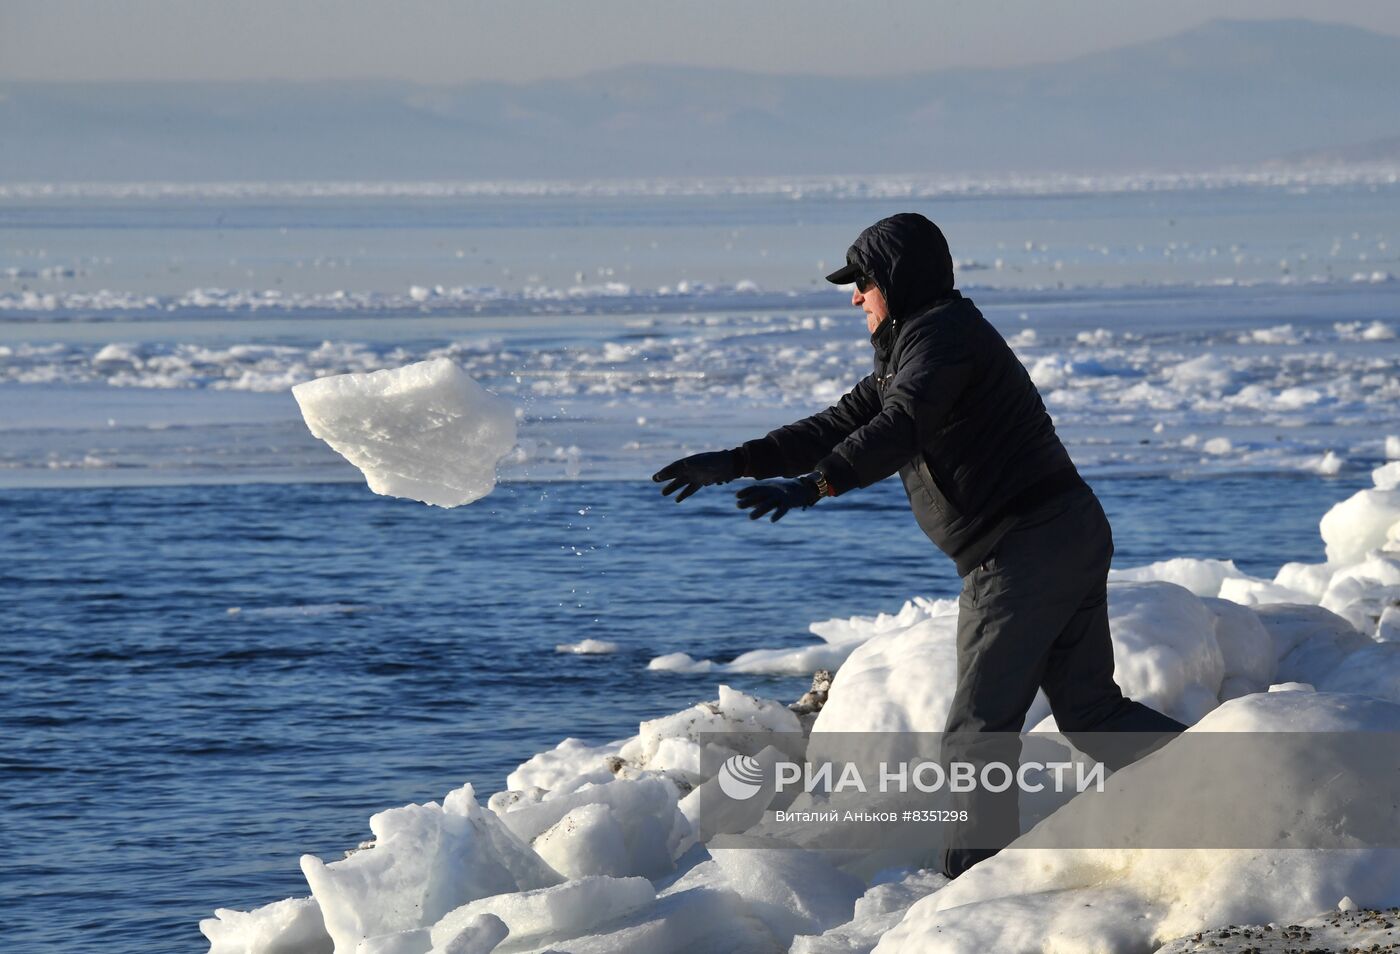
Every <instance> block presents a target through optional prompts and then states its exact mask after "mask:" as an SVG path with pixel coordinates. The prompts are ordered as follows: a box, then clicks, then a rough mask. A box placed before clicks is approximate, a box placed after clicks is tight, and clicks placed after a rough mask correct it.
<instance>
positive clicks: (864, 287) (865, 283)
mask: <svg viewBox="0 0 1400 954" xmlns="http://www.w3.org/2000/svg"><path fill="white" fill-rule="evenodd" d="M874 284H875V279H873V278H871V277H870V276H869V275H867V274H865V273H864V272H862V273H861V274H859V275H857V276H856V290H857V291H859V292H860V293H861V294H862V295H864V294H865V293H866V292H868V291H870V286H871V285H874Z"/></svg>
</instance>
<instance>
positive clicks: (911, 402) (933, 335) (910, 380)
mask: <svg viewBox="0 0 1400 954" xmlns="http://www.w3.org/2000/svg"><path fill="white" fill-rule="evenodd" d="M913 330H914V329H911V331H913ZM961 331H962V329H959V328H957V327H953V326H950V325H949V324H944V325H942V326H940V325H934V326H932V327H927V328H920V329H918V330H917V334H916V335H914V336H913V337H911V339H910V340H909V341H907V342H905V343H904V347H903V349H902V350H903V355H902V358H901V360H900V362H899V364H900V367H899V370H898V372H896V374H895V376H894V378H893V380H891V381H890V382H889V383H888V384H887V385H886V388H887V391H886V393H885V395H884V401H883V405H884V406H883V408H882V409H881V410H880V412H879V413H878V414H876V415H874V416H873V417H872V418H871V419H870V420H869V421H867V422H866V423H865V424H863V425H862V426H861V427H860V428H858V429H857V430H855V431H854V432H852V433H851V434H850V435H849V436H848V437H846V438H845V439H844V440H842V441H841V442H840V443H839V444H837V445H836V446H835V447H834V448H833V450H832V452H831V453H830V454H828V455H827V456H826V457H824V458H822V459H821V460H820V461H818V462H817V465H816V469H817V470H820V471H821V472H822V473H823V474H825V475H826V479H827V482H828V483H830V484H831V489H832V490H833V491H834V492H835V493H837V494H842V493H845V492H846V491H848V490H854V489H855V488H857V487H868V486H870V485H871V484H874V483H877V482H879V481H881V480H884V479H885V478H886V477H888V476H890V475H891V474H893V473H895V472H896V471H898V470H899V469H900V468H901V467H903V466H904V465H905V464H906V463H908V462H909V461H910V460H911V459H912V458H913V457H914V455H915V454H917V453H918V452H919V450H920V449H921V448H922V447H924V446H925V445H927V444H929V443H931V442H932V440H933V437H934V435H935V434H937V433H938V431H939V429H940V428H942V426H943V424H944V423H945V422H946V420H947V418H948V414H949V412H950V411H951V410H952V409H953V406H954V405H955V404H956V403H957V401H958V399H959V398H960V397H961V396H962V394H963V392H964V391H965V390H966V389H967V387H968V385H969V384H970V383H971V381H972V376H973V369H974V361H973V355H972V353H971V349H970V348H969V347H968V345H967V343H966V340H965V338H964V336H963V334H962V333H961Z"/></svg>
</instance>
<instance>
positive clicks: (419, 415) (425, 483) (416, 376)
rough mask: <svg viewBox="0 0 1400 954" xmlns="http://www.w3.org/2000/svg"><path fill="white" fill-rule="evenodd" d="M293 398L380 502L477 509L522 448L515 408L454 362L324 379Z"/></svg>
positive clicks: (304, 387) (310, 424)
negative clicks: (503, 464)
mask: <svg viewBox="0 0 1400 954" xmlns="http://www.w3.org/2000/svg"><path fill="white" fill-rule="evenodd" d="M292 394H293V396H295V397H296V399H297V404H299V405H300V406H301V414H302V417H303V418H305V419H306V426H307V427H309V428H310V429H311V433H312V434H314V435H316V436H317V437H319V438H321V440H323V441H325V442H326V443H327V444H329V445H331V447H332V448H334V449H335V451H336V452H337V453H339V454H340V455H341V456H342V457H344V458H345V459H346V460H348V461H350V463H352V464H354V465H355V466H356V467H358V468H359V469H360V471H361V472H362V473H364V475H365V480H366V481H367V482H368V484H369V488H370V490H373V491H374V492H375V493H377V494H385V495H386V496H390V497H407V498H409V499H411V500H420V501H422V502H423V503H427V504H433V505H434V506H438V507H458V506H461V505H462V504H467V503H471V502H472V501H473V500H477V499H479V498H481V497H484V496H486V495H487V494H489V493H490V492H491V489H492V488H493V487H495V485H496V464H497V462H498V461H500V459H501V458H502V457H504V456H505V455H506V454H507V453H509V451H510V450H511V448H512V447H514V446H515V413H514V411H513V410H512V409H511V407H510V405H509V404H507V403H506V402H505V401H503V400H501V399H500V398H498V397H496V396H495V395H493V394H492V393H491V392H489V391H487V390H486V389H484V388H482V387H481V386H480V385H478V384H477V383H476V382H475V381H473V380H472V379H471V378H469V377H468V376H467V375H466V373H464V372H463V371H462V370H461V369H460V368H458V367H457V365H456V364H454V363H453V362H452V361H450V360H448V359H446V358H437V359H435V360H432V361H422V362H419V363H418V364H411V365H408V366H407V367H403V368H398V369H395V370H392V371H374V372H371V373H369V374H339V375H334V376H332V377H327V378H318V379H317V380H315V381H307V382H305V383H304V384H298V385H297V386H296V387H294V388H292Z"/></svg>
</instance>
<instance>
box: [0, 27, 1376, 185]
mask: <svg viewBox="0 0 1400 954" xmlns="http://www.w3.org/2000/svg"><path fill="white" fill-rule="evenodd" d="M1397 132H1400V38H1395V37H1390V36H1382V35H1378V34H1374V33H1370V32H1367V31H1365V30H1361V29H1357V28H1354V27H1346V26H1335V25H1328V24H1321V23H1314V22H1311V21H1305V20H1273V21H1228V20H1218V21H1215V22H1212V23H1208V24H1205V25H1203V26H1201V27H1198V28H1196V29H1193V30H1190V31H1187V32H1185V33H1182V34H1179V35H1177V36H1173V37H1170V38H1168V39H1164V40H1157V41H1153V42H1149V43H1140V44H1136V45H1133V46H1129V47H1123V48H1121V49H1117V50H1113V51H1110V52H1106V53H1096V54H1092V55H1088V56H1082V57H1079V58H1077V59H1074V60H1070V61H1067V62H1063V63H1057V64H1052V65H1045V66H1032V67H1024V68H1014V69H994V70H993V69H981V70H967V69H958V70H931V71H927V72H920V73H913V74H909V75H905V76H900V77H895V78H875V79H835V78H830V77H815V76H771V75H764V74H756V73H743V72H737V71H731V70H715V69H694V68H682V67H669V66H633V67H626V68H622V69H615V70H608V71H606V72H600V73H594V74H590V75H587V76H583V77H580V78H577V79H572V80H550V81H544V82H535V83H526V84H503V83H478V84H473V85H468V86H459V87H433V86H421V85H414V84H409V83H396V82H382V81H374V82H370V81H364V82H318V83H270V82H269V83H178V84H176V83H165V84H162V83H109V84H93V83H74V84H63V83H27V82H0V180H4V181H74V180H98V181H114V180H185V181H189V180H212V179H217V180H227V179H240V180H253V179H256V180H267V179H275V180H286V179H424V178H453V179H463V178H465V179H472V178H492V177H495V178H502V177H505V178H532V177H551V178H553V177H560V178H574V177H626V176H650V175H754V174H802V173H840V172H862V173H879V172H910V173H930V172H934V173H936V172H949V173H974V174H975V173H1001V172H1009V171H1023V172H1056V171H1085V172H1088V171H1115V170H1127V169H1157V170H1166V169H1170V170H1188V169H1197V168H1211V167H1219V166H1223V165H1230V164H1239V163H1250V162H1256V161H1262V160H1266V159H1270V158H1274V157H1278V156H1284V155H1289V154H1292V153H1300V152H1306V151H1315V150H1323V149H1327V148H1330V147H1332V146H1333V145H1334V144H1337V143H1357V142H1366V141H1369V140H1375V139H1382V138H1385V137H1389V136H1395V135H1396V134H1397Z"/></svg>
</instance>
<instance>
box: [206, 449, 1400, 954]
mask: <svg viewBox="0 0 1400 954" xmlns="http://www.w3.org/2000/svg"><path fill="white" fill-rule="evenodd" d="M1373 478H1374V483H1375V487H1374V488H1372V489H1369V490H1363V491H1361V492H1359V493H1357V494H1355V495H1353V496H1352V497H1351V498H1349V499H1348V500H1346V501H1343V502H1341V503H1339V504H1337V505H1336V506H1335V507H1333V508H1332V509H1331V510H1330V511H1329V512H1328V514H1327V515H1325V516H1324V517H1323V518H1322V521H1321V525H1320V529H1321V533H1322V537H1323V541H1324V543H1325V545H1326V562H1323V563H1318V564H1297V563H1294V564H1287V565H1285V566H1284V567H1283V568H1282V569H1281V570H1280V572H1279V573H1278V574H1277V576H1276V577H1275V578H1274V579H1273V580H1260V579H1254V578H1250V577H1247V576H1246V575H1244V574H1242V573H1240V572H1239V571H1238V570H1236V569H1235V568H1234V567H1233V566H1232V565H1230V564H1228V563H1226V562H1221V561H1204V560H1173V561H1167V562H1164V563H1159V564H1154V565H1152V566H1149V567H1143V568H1138V569H1136V570H1130V571H1122V572H1120V573H1118V574H1115V579H1114V581H1113V582H1112V583H1111V584H1110V616H1111V622H1112V626H1113V636H1114V649H1115V656H1116V661H1117V666H1118V680H1119V682H1120V684H1122V685H1123V687H1124V689H1125V691H1126V692H1127V693H1128V694H1129V695H1131V696H1133V697H1134V698H1137V699H1140V700H1142V701H1144V702H1146V703H1148V704H1149V705H1153V706H1154V707H1156V708H1159V709H1161V710H1163V711H1166V712H1168V713H1170V714H1172V715H1175V716H1176V717H1178V718H1181V719H1183V720H1184V721H1187V722H1189V723H1191V724H1192V725H1193V730H1195V731H1231V732H1258V731H1277V730H1289V731H1295V732H1352V731H1397V730H1400V642H1397V641H1400V606H1397V603H1400V462H1392V463H1390V464H1387V465H1385V466H1384V467H1381V468H1378V469H1377V470H1376V471H1375V473H1374V475H1373ZM954 619H955V607H954V606H952V605H951V603H950V602H949V601H935V600H916V601H913V602H911V603H909V604H908V605H906V607H905V609H904V610H903V611H902V612H901V613H899V614H897V615H894V616H882V617H877V618H863V617H855V618H852V619H850V620H845V621H836V620H833V621H828V623H826V624H821V625H820V626H819V627H814V629H815V630H816V631H817V632H818V634H819V635H821V636H822V637H823V640H824V642H823V644H820V645H819V646H818V647H816V648H817V649H819V650H822V651H821V652H813V648H812V647H804V648H799V649H797V650H791V651H783V652H774V653H770V655H771V657H772V658H768V657H764V661H765V662H766V663H768V664H771V665H774V666H775V667H777V670H776V671H795V669H794V667H796V668H798V669H801V668H805V669H807V670H808V671H810V669H812V668H817V664H819V663H824V664H830V665H839V669H837V672H836V676H835V678H834V680H833V681H832V683H831V686H830V690H829V694H828V695H827V697H826V698H825V699H824V700H809V702H811V701H824V703H825V704H824V705H823V706H822V707H821V708H820V711H819V712H816V713H815V714H814V713H813V712H812V711H810V709H811V706H810V705H809V706H803V707H798V708H799V709H801V710H807V711H794V709H793V708H790V707H788V706H786V705H784V704H782V703H780V702H776V701H773V700H764V699H758V698H755V697H752V696H748V695H746V694H744V693H741V692H737V691H734V690H731V689H729V688H728V687H724V686H721V687H720V691H719V698H718V699H717V700H716V701H712V702H703V703H699V704H697V705H696V706H693V707H691V708H690V709H686V710H683V711H682V712H678V713H674V714H672V715H668V716H663V717H661V718H658V719H653V720H650V721H647V722H644V723H642V724H641V726H640V727H639V731H638V734H637V735H635V736H633V737H631V738H629V739H624V740H618V741H616V742H612V743H608V744H605V745H596V746H595V745H589V744H587V743H584V742H582V741H580V740H578V739H565V740H564V741H563V742H561V743H560V744H559V745H558V746H557V747H556V748H554V749H552V750H549V751H546V752H541V753H538V754H536V755H535V756H533V757H531V758H530V759H529V760H527V761H526V762H524V763H523V764H522V765H521V766H520V767H519V768H518V769H516V771H515V772H513V773H511V775H510V776H509V777H508V778H507V780H506V790H504V791H501V792H498V793H496V794H495V795H493V796H491V798H490V799H489V800H488V802H487V803H486V804H485V805H483V804H481V803H480V802H478V800H477V798H476V795H475V792H474V790H473V788H472V786H471V785H470V784H467V785H464V786H463V787H461V788H459V789H457V790H455V791H453V792H451V793H449V794H448V795H447V796H446V797H445V798H444V799H443V800H442V801H441V803H438V802H428V803H426V804H423V805H410V806H405V807H403V808H395V809H390V810H387V811H384V812H380V813H379V814H377V815H375V816H374V818H373V819H371V823H370V825H371V830H372V832H373V834H374V842H373V846H372V847H368V848H366V849H364V850H357V851H354V852H353V853H351V854H350V855H349V856H348V857H346V858H345V859H343V860H338V861H333V862H331V863H325V862H323V861H322V860H320V859H317V858H315V857H312V856H305V857H303V859H302V870H303V872H304V873H305V875H306V877H307V881H308V884H309V886H310V891H311V897H310V898H303V899H288V900H286V901H281V902H277V903H275V904H273V905H269V906H266V907H263V908H260V909H258V910H256V911H253V912H248V913H243V912H236V911H229V910H224V909H221V910H219V911H218V912H216V916H215V917H214V918H211V919H208V920H205V921H203V922H202V923H201V925H200V927H201V930H202V931H203V932H204V933H205V935H206V936H207V937H208V938H209V939H210V941H211V952H214V954H225V952H229V954H231V952H247V954H274V952H277V954H290V952H322V951H331V950H334V951H335V952H336V954H352V952H359V954H387V952H394V954H427V952H430V951H431V952H455V954H463V952H474V951H475V952H486V951H491V950H496V951H501V952H507V951H536V952H543V951H546V950H556V951H558V950H567V951H571V952H576V954H581V952H588V951H599V952H602V951H609V952H614V951H637V952H648V954H651V952H666V951H721V950H723V951H755V952H758V951H785V950H792V951H798V952H807V954H822V952H838V951H840V952H853V951H870V950H876V951H879V952H880V954H890V952H897V951H909V952H914V951H918V952H924V951H948V952H953V951H969V952H971V951H979V952H980V951H987V950H995V951H1001V952H1016V951H1042V950H1047V949H1050V947H1051V946H1053V949H1054V950H1056V951H1059V952H1071V951H1085V952H1088V951H1102V950H1112V951H1122V952H1138V951H1141V952H1143V954H1147V952H1151V951H1155V950H1158V949H1159V948H1160V947H1161V946H1162V945H1163V944H1166V943H1167V942H1169V941H1171V940H1172V939H1173V938H1181V937H1187V936H1189V935H1192V934H1193V933H1194V932H1201V931H1205V930H1207V929H1210V928H1213V927H1218V926H1220V925H1224V924H1246V923H1248V924H1266V923H1268V922H1274V923H1276V924H1284V925H1287V924H1292V923H1297V922H1302V921H1305V920H1307V919H1309V918H1317V917H1320V916H1322V915H1324V914H1326V913H1327V912H1328V911H1332V910H1335V909H1336V907H1337V905H1338V903H1339V902H1341V901H1342V900H1343V899H1344V898H1345V899H1347V903H1348V904H1352V905H1359V906H1361V907H1365V908H1386V907H1390V906H1393V905H1397V904H1400V851H1397V850H1394V849H1385V848H1355V849H1346V850H1341V849H1335V850H1334V849H1326V850H1321V849H1316V850H1278V849H1220V848H1216V849H1210V848H1181V849H1171V850H1144V849H1107V848H1102V849H1088V848H1077V849H1071V848H1044V849H1033V850H1024V851H1022V850H1015V849H1014V847H1013V850H1008V851H1006V852H1003V853H1002V854H1001V855H999V856H997V857H996V858H994V859H992V860H990V861H988V862H985V863H984V864H982V865H979V866H977V867H976V868H974V869H972V870H971V871H970V872H969V873H968V874H966V875H964V876H963V877H962V878H960V879H958V880H957V881H956V882H954V883H952V884H948V883H947V882H946V880H945V879H943V878H942V877H941V876H940V875H937V874H933V873H932V872H930V871H928V870H923V869H921V868H920V861H921V859H919V858H909V859H904V860H903V861H902V862H901V863H892V864H888V865H885V866H884V867H882V868H881V869H880V870H878V871H868V870H865V868H864V867H863V866H862V865H860V864H859V863H855V862H851V861H849V860H848V861H844V862H838V861H836V860H833V859H832V858H831V857H827V856H823V855H822V854H820V853H817V852H809V851H803V850H801V849H794V848H786V847H774V848H752V847H749V848H742V849H741V848H733V847H720V843H719V842H716V841H714V839H715V838H716V836H718V835H722V834H725V833H733V832H742V831H745V830H747V829H748V828H749V827H750V826H751V825H753V824H754V823H756V822H759V821H760V820H761V819H762V816H763V813H764V809H765V808H768V807H769V805H770V800H769V799H764V798H760V799H755V800H751V801H743V802H731V803H724V802H723V801H722V794H721V793H720V792H719V790H718V778H717V773H718V772H719V766H720V765H721V764H722V763H723V762H724V760H725V759H726V758H728V757H731V756H733V755H736V754H739V755H747V756H750V757H752V758H753V759H756V760H758V761H760V762H761V761H763V760H765V759H771V758H774V757H775V756H776V755H777V754H779V753H777V752H775V750H774V749H772V748H771V747H769V742H770V741H771V740H772V739H773V738H775V736H774V733H780V734H781V735H780V736H776V737H781V738H787V739H791V740H793V743H792V744H793V745H794V746H795V747H796V749H797V751H796V752H788V753H786V754H788V755H793V754H800V749H801V748H802V747H803V746H805V745H806V743H807V740H808V739H810V738H815V737H817V736H819V735H821V734H823V733H842V732H861V731H882V732H897V731H903V732H913V731H920V732H936V731H938V730H940V729H941V728H942V724H943V718H944V716H945V715H946V711H947V707H948V704H949V700H950V697H951V693H952V689H953V673H954V668H953V667H954V658H953V650H952V626H953V621H954ZM831 650H837V652H835V653H832V652H831ZM784 653H791V654H793V655H792V656H791V658H789V657H788V656H785V655H784ZM1027 728H1028V729H1030V728H1037V729H1041V730H1053V722H1052V720H1050V719H1049V718H1048V710H1047V709H1046V708H1045V707H1044V704H1043V701H1042V702H1040V703H1038V705H1037V708H1036V709H1034V710H1033V711H1032V714H1031V716H1030V717H1029V718H1028V720H1027ZM719 731H723V732H730V733H748V734H749V735H750V736H751V737H752V738H753V739H755V740H757V741H756V742H755V746H758V745H760V744H761V745H762V746H763V747H761V748H756V750H754V751H740V750H736V749H721V748H720V747H718V746H716V745H715V744H714V743H713V742H710V741H709V740H708V739H707V736H706V733H710V732H719ZM1169 750H1170V745H1169V746H1168V747H1167V749H1165V750H1163V751H1164V752H1166V751H1169ZM1132 773H1133V768H1132V767H1130V768H1128V769H1124V770H1123V771H1122V772H1120V773H1118V774H1117V775H1115V776H1114V780H1123V782H1124V785H1123V786H1120V788H1127V787H1129V786H1130V784H1131V781H1132V778H1131V775H1132ZM1277 785H1278V788H1279V790H1281V791H1284V792H1286V791H1288V790H1289V788H1288V786H1289V779H1288V778H1287V777H1281V778H1279V779H1278V780H1277ZM770 797H771V796H770ZM799 797H801V796H799ZM1105 797H1106V798H1113V797H1115V796H1114V793H1113V792H1112V791H1110V792H1108V793H1106V795H1105ZM716 806H720V807H721V808H722V809H723V810H719V811H717V810H716ZM1059 817H1060V813H1056V814H1052V815H1051V816H1050V817H1049V818H1047V819H1045V821H1044V822H1042V823H1041V825H1040V826H1038V828H1037V829H1036V831H1037V832H1039V833H1041V834H1044V832H1045V831H1046V830H1051V831H1053V828H1054V826H1055V825H1057V824H1060V822H1058V821H1057V818H1059ZM707 846H709V847H707ZM1172 949H1173V950H1177V949H1188V948H1182V947H1177V948H1172Z"/></svg>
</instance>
